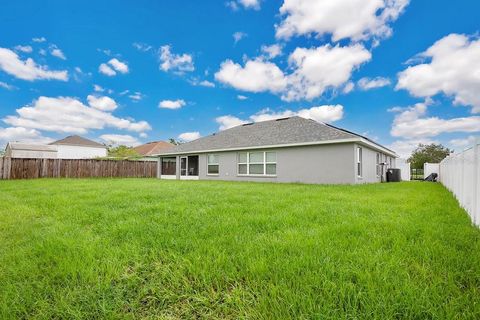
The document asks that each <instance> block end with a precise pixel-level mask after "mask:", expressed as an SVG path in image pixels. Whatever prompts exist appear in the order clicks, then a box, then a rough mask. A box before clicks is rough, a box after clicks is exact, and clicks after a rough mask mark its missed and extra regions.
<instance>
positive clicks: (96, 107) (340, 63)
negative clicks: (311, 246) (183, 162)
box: [0, 0, 480, 155]
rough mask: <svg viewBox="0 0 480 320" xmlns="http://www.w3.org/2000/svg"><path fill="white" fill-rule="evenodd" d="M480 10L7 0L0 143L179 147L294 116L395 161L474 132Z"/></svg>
mask: <svg viewBox="0 0 480 320" xmlns="http://www.w3.org/2000/svg"><path fill="white" fill-rule="evenodd" d="M478 12H480V3H479V2H478V1H473V0H472V1H461V2H453V1H446V0H442V1H435V3H434V4H432V2H430V1H408V0H388V1H387V0H338V1H335V2H334V3H332V2H331V1H327V0H316V1H313V0H285V1H267V0H263V1H261V0H260V1H259V0H231V1H101V2H100V1H97V2H93V1H44V2H38V1H11V2H7V3H4V4H2V10H1V12H0V27H1V29H2V30H4V32H2V33H1V35H0V145H4V144H6V143H7V142H8V141H38V142H48V141H51V140H52V139H57V138H62V137H64V136H66V135H70V134H80V135H82V136H85V137H89V138H92V139H95V140H97V141H102V142H116V143H126V144H138V143H141V142H147V141H152V140H160V139H168V138H171V137H173V138H180V139H183V140H185V141H188V140H191V139H194V138H197V137H199V136H205V135H208V134H211V133H213V132H215V131H218V130H220V129H224V128H228V127H230V126H232V125H238V124H240V123H243V122H246V121H249V122H250V121H261V120H267V119H272V118H275V117H284V116H291V115H300V116H304V117H310V118H313V119H315V120H317V121H324V122H329V123H332V124H334V125H337V126H340V127H343V128H346V129H349V130H352V131H355V132H358V133H361V134H365V135H367V136H369V137H371V138H373V139H375V140H377V141H378V142H380V143H382V144H385V145H387V146H389V147H391V148H393V149H394V150H396V151H397V152H398V153H400V154H402V155H406V154H408V153H409V151H410V150H411V149H413V147H414V146H415V145H416V144H418V143H419V142H424V143H428V142H440V143H443V144H446V145H448V146H450V147H452V148H454V149H455V150H460V149H462V148H464V147H465V146H468V145H469V143H471V142H472V139H473V138H474V136H475V135H478V133H479V131H480V116H479V113H480V97H479V96H480V95H479V94H478V92H480V40H479V39H478V32H479V29H480V26H479V22H478Z"/></svg>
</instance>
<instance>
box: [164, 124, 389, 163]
mask: <svg viewBox="0 0 480 320" xmlns="http://www.w3.org/2000/svg"><path fill="white" fill-rule="evenodd" d="M340 142H361V143H363V144H366V145H370V146H371V147H372V148H374V149H380V150H381V151H383V152H386V153H389V154H391V155H392V156H396V154H395V152H393V151H392V150H390V149H387V148H385V147H384V146H382V145H380V144H378V143H376V142H373V141H372V140H370V139H368V138H366V137H363V136H361V135H359V134H356V133H353V132H350V131H347V130H344V129H340V128H337V127H334V126H332V125H329V124H326V123H319V122H316V121H314V120H311V119H305V118H301V117H297V116H295V117H290V118H281V119H276V120H269V121H262V122H255V123H247V124H243V125H240V126H237V127H233V128H230V129H227V130H224V131H220V132H218V133H214V134H212V135H210V136H207V137H203V138H200V139H197V140H194V141H191V142H188V143H185V144H181V145H178V146H175V147H174V148H172V149H171V150H168V151H166V152H160V153H159V154H160V155H162V154H164V155H167V154H185V153H197V152H211V151H227V150H242V149H252V148H253V149H254V148H257V149H259V148H269V147H270V148H272V147H288V146H296V145H297V146H298V145H315V144H326V143H340Z"/></svg>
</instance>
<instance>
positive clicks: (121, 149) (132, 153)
mask: <svg viewBox="0 0 480 320" xmlns="http://www.w3.org/2000/svg"><path fill="white" fill-rule="evenodd" d="M108 156H109V157H112V158H121V159H129V158H141V157H142V155H141V154H139V153H138V152H137V151H136V150H135V149H133V148H132V147H128V146H125V145H119V146H109V147H108Z"/></svg>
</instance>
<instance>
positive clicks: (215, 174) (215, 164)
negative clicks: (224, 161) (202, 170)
mask: <svg viewBox="0 0 480 320" xmlns="http://www.w3.org/2000/svg"><path fill="white" fill-rule="evenodd" d="M208 156H217V163H209V162H208ZM219 157H220V156H219V155H218V153H208V154H207V176H218V175H220V161H218V159H219ZM209 166H218V173H210V172H209V171H208V167H209Z"/></svg>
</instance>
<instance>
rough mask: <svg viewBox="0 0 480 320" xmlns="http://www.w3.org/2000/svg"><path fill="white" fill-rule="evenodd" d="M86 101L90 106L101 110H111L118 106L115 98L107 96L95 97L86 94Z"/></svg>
mask: <svg viewBox="0 0 480 320" xmlns="http://www.w3.org/2000/svg"><path fill="white" fill-rule="evenodd" d="M87 101H88V104H89V105H90V107H92V108H95V109H98V110H102V111H113V110H115V109H117V107H118V106H117V103H116V102H115V100H113V99H112V98H110V97H107V96H103V97H97V96H94V95H89V96H87Z"/></svg>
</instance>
